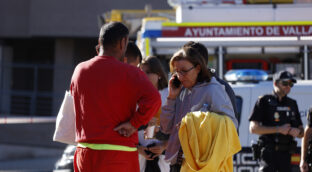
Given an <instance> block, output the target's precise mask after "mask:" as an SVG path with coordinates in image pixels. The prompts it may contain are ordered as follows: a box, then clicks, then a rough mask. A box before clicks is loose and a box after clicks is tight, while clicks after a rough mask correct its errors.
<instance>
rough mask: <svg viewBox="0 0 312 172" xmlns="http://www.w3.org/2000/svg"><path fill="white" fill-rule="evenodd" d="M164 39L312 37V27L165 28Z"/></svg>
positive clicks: (163, 31)
mask: <svg viewBox="0 0 312 172" xmlns="http://www.w3.org/2000/svg"><path fill="white" fill-rule="evenodd" d="M162 36H163V37H180V36H182V37H241V36H251V37H253V36H255V37H257V36H312V26H308V25H306V26H199V27H192V26H181V27H174V29H170V27H164V28H163V30H162Z"/></svg>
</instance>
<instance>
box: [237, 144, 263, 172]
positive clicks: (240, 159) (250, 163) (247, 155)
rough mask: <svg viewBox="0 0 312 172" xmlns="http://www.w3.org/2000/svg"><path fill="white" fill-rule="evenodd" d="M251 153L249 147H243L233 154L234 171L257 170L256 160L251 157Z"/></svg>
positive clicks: (253, 171)
mask: <svg viewBox="0 0 312 172" xmlns="http://www.w3.org/2000/svg"><path fill="white" fill-rule="evenodd" d="M252 157H253V154H252V151H251V148H250V147H244V148H242V150H241V151H240V152H239V153H237V154H235V156H234V160H233V165H234V170H233V171H234V172H258V171H259V165H258V162H257V161H255V160H253V159H252Z"/></svg>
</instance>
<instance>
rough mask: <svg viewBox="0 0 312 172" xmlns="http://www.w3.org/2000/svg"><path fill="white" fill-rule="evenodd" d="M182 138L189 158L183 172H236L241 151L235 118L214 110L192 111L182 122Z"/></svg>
mask: <svg viewBox="0 0 312 172" xmlns="http://www.w3.org/2000/svg"><path fill="white" fill-rule="evenodd" d="M179 139H180V143H181V146H182V150H183V153H184V157H185V161H184V162H183V163H182V168H181V172H191V171H203V172H204V171H205V172H206V171H207V172H232V171H233V155H234V154H235V153H237V152H238V151H240V150H241V145H240V141H239V137H238V135H237V132H236V128H235V126H234V124H233V122H232V120H231V119H230V118H229V117H227V116H225V115H218V114H216V113H213V112H200V111H197V112H190V113H188V114H187V115H186V116H185V117H184V118H183V119H182V121H181V125H180V129H179Z"/></svg>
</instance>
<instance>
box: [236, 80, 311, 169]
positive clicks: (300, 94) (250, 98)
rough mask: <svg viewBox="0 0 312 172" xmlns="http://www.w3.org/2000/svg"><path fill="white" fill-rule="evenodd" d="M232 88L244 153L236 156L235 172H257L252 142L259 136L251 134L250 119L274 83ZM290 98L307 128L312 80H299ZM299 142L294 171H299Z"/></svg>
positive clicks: (242, 84)
mask: <svg viewBox="0 0 312 172" xmlns="http://www.w3.org/2000/svg"><path fill="white" fill-rule="evenodd" d="M231 86H232V88H233V90H234V92H235V95H236V101H237V102H236V104H237V108H238V111H239V119H238V120H239V121H240V125H239V138H240V142H241V145H242V151H241V152H239V153H238V154H236V155H235V158H234V166H235V167H234V172H256V171H258V168H259V167H258V163H257V162H256V161H254V160H253V159H252V156H253V154H252V152H251V141H252V140H254V141H257V139H258V136H257V135H254V134H251V133H250V132H249V121H248V119H249V116H250V114H251V112H252V110H253V108H254V105H255V103H256V101H257V99H258V97H259V96H262V95H265V94H271V93H272V91H273V82H272V81H263V82H259V83H240V82H238V83H236V84H231ZM288 96H289V97H291V98H293V99H295V100H296V101H297V104H298V108H299V111H300V114H301V119H302V122H303V124H304V126H305V124H306V114H307V111H308V109H309V107H310V106H312V80H311V81H308V80H305V81H301V80H298V81H297V83H296V84H295V85H294V87H293V88H292V89H291V92H290V94H289V95H288ZM297 142H298V145H297V147H298V153H297V154H294V155H293V157H292V164H293V165H294V166H293V171H299V168H298V165H299V162H300V147H301V139H297Z"/></svg>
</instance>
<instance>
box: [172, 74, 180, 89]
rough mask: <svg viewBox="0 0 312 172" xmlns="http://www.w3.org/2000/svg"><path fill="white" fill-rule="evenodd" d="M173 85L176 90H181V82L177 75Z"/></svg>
mask: <svg viewBox="0 0 312 172" xmlns="http://www.w3.org/2000/svg"><path fill="white" fill-rule="evenodd" d="M172 84H173V86H174V87H175V88H179V87H180V85H181V81H180V80H179V79H178V76H177V75H175V76H174V79H173V82H172Z"/></svg>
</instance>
